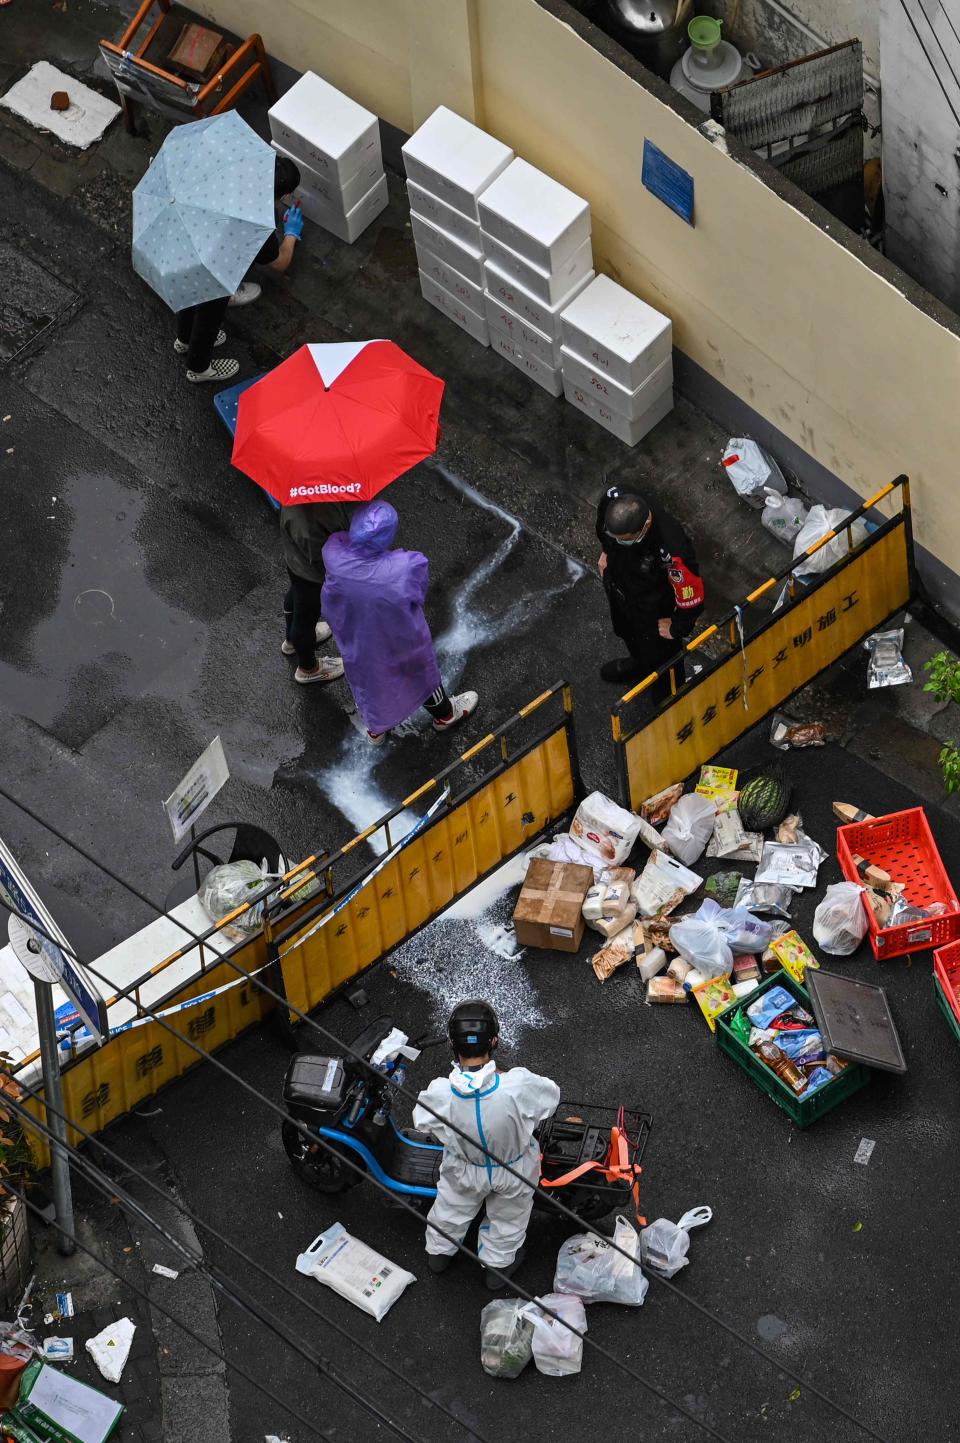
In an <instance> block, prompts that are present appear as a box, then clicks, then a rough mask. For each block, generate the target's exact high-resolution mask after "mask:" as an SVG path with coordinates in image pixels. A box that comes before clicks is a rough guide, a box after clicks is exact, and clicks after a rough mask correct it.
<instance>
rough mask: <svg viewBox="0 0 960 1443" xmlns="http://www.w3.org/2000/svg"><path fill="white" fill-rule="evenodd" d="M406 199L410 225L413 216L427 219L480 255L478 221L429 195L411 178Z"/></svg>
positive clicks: (422, 219) (428, 192) (437, 197)
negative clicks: (408, 207)
mask: <svg viewBox="0 0 960 1443" xmlns="http://www.w3.org/2000/svg"><path fill="white" fill-rule="evenodd" d="M407 199H408V200H409V202H410V224H411V225H412V224H413V218H414V216H416V217H417V218H418V219H419V220H421V221H424V220H426V221H429V222H430V224H431V225H432V226H436V227H437V229H438V230H442V231H443V232H444V233H445V234H446V235H449V236H451V237H452V238H453V239H454V240H456V241H457V242H458V243H459V244H460V245H463V246H467V247H468V248H469V249H470V250H473V251H477V252H478V254H480V255H481V256H482V254H483V252H482V249H481V239H480V222H479V221H475V220H471V219H470V217H469V216H467V215H464V214H463V212H462V211H459V210H457V209H456V208H455V207H454V206H452V205H447V202H446V201H445V200H441V199H440V198H439V196H436V195H431V193H430V191H428V190H424V189H423V187H422V186H419V185H417V184H416V183H415V182H414V181H412V180H408V181H407Z"/></svg>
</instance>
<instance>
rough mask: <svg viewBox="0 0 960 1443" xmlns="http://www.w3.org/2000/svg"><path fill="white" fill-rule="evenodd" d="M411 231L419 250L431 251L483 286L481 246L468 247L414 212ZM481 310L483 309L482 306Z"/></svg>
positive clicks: (461, 273)
mask: <svg viewBox="0 0 960 1443" xmlns="http://www.w3.org/2000/svg"><path fill="white" fill-rule="evenodd" d="M410 229H411V230H412V231H413V239H414V244H415V245H416V247H417V250H425V251H429V252H430V254H431V255H432V256H438V257H439V258H440V260H442V261H445V262H446V264H447V265H448V266H452V267H453V269H454V270H455V271H459V273H460V275H462V276H466V278H467V280H468V281H470V282H471V283H472V284H473V285H475V286H480V287H481V288H482V286H483V252H482V251H481V250H480V248H479V246H476V247H475V246H471V245H467V244H466V243H465V242H464V241H461V240H458V238H457V237H456V236H455V235H453V234H452V233H451V232H450V231H447V230H442V229H441V228H440V226H438V225H434V224H433V223H432V221H429V220H423V219H422V218H421V217H420V216H419V215H416V214H415V212H414V211H411V212H410ZM480 309H481V310H482V309H483V306H482V305H481V307H480Z"/></svg>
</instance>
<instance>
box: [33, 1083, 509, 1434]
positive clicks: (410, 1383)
mask: <svg viewBox="0 0 960 1443" xmlns="http://www.w3.org/2000/svg"><path fill="white" fill-rule="evenodd" d="M17 1087H18V1088H19V1089H20V1091H21V1092H23V1093H25V1094H26V1095H27V1096H28V1097H31V1098H33V1099H34V1101H36V1102H39V1103H41V1105H42V1106H43V1107H44V1110H45V1111H46V1112H47V1113H48V1114H52V1115H53V1116H54V1117H59V1118H61V1119H62V1120H63V1121H64V1122H65V1123H66V1124H67V1125H68V1127H71V1128H73V1130H74V1132H77V1133H79V1134H80V1136H81V1137H82V1138H83V1139H84V1140H85V1141H86V1142H87V1143H89V1144H90V1145H91V1146H92V1147H96V1148H99V1150H100V1151H101V1152H102V1153H104V1154H105V1155H106V1157H108V1158H111V1159H112V1160H113V1161H114V1162H115V1163H117V1164H118V1165H119V1166H120V1167H122V1168H124V1169H125V1170H126V1171H127V1172H128V1173H129V1174H130V1175H131V1176H133V1177H135V1178H136V1179H137V1181H138V1182H141V1183H143V1184H144V1185H145V1186H146V1187H148V1188H150V1189H151V1191H152V1192H155V1193H156V1194H157V1196H158V1197H160V1198H161V1199H162V1200H163V1201H164V1202H165V1203H169V1204H172V1206H173V1207H175V1208H176V1209H177V1210H178V1211H179V1212H180V1213H181V1214H182V1215H183V1216H184V1217H185V1218H188V1219H189V1220H190V1222H191V1223H193V1225H194V1226H195V1227H197V1228H201V1229H202V1230H203V1231H204V1232H205V1233H207V1234H209V1236H210V1237H212V1238H214V1239H215V1240H216V1242H218V1243H219V1244H220V1245H221V1247H224V1248H227V1249H229V1250H230V1251H231V1252H232V1253H234V1254H235V1255H236V1257H237V1258H239V1260H240V1261H241V1262H242V1263H243V1264H244V1266H245V1267H248V1268H253V1269H254V1270H255V1271H256V1272H258V1273H260V1274H261V1275H262V1276H263V1277H264V1278H266V1279H267V1280H268V1282H270V1283H271V1284H273V1285H274V1286H276V1287H277V1288H279V1289H280V1290H281V1291H282V1292H283V1293H285V1294H286V1295H287V1296H288V1297H289V1298H291V1299H292V1300H293V1301H294V1302H295V1303H297V1304H298V1305H299V1306H301V1307H304V1308H306V1309H307V1311H308V1312H309V1313H312V1315H313V1316H314V1317H315V1318H318V1319H319V1320H320V1322H322V1323H325V1324H326V1325H327V1326H328V1327H329V1328H332V1329H333V1331H334V1332H335V1333H338V1334H339V1335H340V1337H341V1338H344V1339H345V1340H346V1341H347V1342H348V1343H349V1344H350V1346H351V1347H352V1348H356V1349H357V1351H358V1352H361V1353H363V1354H365V1356H366V1357H368V1358H369V1359H370V1360H371V1361H372V1362H374V1363H377V1364H379V1366H380V1367H382V1368H384V1369H385V1370H386V1372H388V1373H390V1374H391V1376H392V1377H394V1378H396V1379H397V1381H398V1382H400V1383H403V1384H405V1385H406V1386H407V1387H408V1388H411V1389H412V1390H413V1391H414V1392H415V1393H416V1394H417V1396H418V1397H419V1398H420V1400H421V1402H423V1403H426V1404H429V1405H430V1406H431V1407H434V1408H436V1409H437V1410H438V1411H439V1412H441V1413H444V1414H446V1416H447V1417H448V1418H449V1419H450V1420H451V1422H453V1423H455V1424H456V1425H457V1426H458V1427H459V1428H461V1429H463V1430H464V1431H465V1432H466V1433H468V1434H469V1435H470V1437H471V1438H475V1439H477V1440H478V1443H490V1440H489V1439H487V1437H486V1436H485V1435H484V1434H483V1433H480V1432H479V1431H478V1430H477V1428H476V1426H475V1425H474V1424H467V1423H465V1422H464V1421H463V1419H462V1418H458V1417H457V1415H456V1413H454V1411H453V1409H452V1408H450V1407H448V1405H447V1404H446V1403H443V1402H442V1401H439V1400H438V1399H437V1398H435V1397H434V1396H433V1395H432V1394H430V1393H428V1392H427V1391H426V1390H425V1389H424V1388H421V1387H420V1385H419V1384H418V1383H416V1382H415V1381H414V1380H413V1379H412V1378H410V1377H409V1376H408V1375H407V1374H406V1373H403V1372H401V1371H400V1369H399V1368H396V1367H394V1365H393V1364H392V1363H390V1362H388V1361H387V1359H386V1358H383V1357H381V1356H380V1354H379V1353H377V1352H375V1351H374V1349H373V1348H370V1347H368V1346H367V1344H366V1343H364V1342H363V1341H362V1340H361V1339H360V1338H357V1337H355V1336H354V1335H353V1333H351V1332H349V1331H348V1330H347V1329H346V1328H345V1327H343V1325H342V1324H341V1323H338V1322H336V1321H335V1319H333V1318H331V1317H329V1316H328V1314H326V1313H324V1312H323V1311H322V1310H321V1309H320V1308H318V1307H317V1306H316V1304H315V1303H311V1302H310V1301H309V1300H308V1299H307V1298H304V1297H303V1295H302V1294H301V1293H298V1292H297V1291H296V1289H295V1288H292V1287H291V1286H290V1284H289V1283H287V1282H285V1281H284V1279H283V1278H281V1277H279V1276H278V1275H277V1274H276V1273H272V1272H271V1271H270V1269H269V1268H267V1267H266V1266H265V1265H264V1264H263V1263H261V1262H258V1261H257V1259H256V1258H254V1257H252V1256H251V1255H250V1254H249V1253H246V1252H244V1250H243V1248H241V1247H240V1245H239V1244H238V1243H235V1242H233V1241H232V1240H231V1239H230V1238H228V1237H226V1236H225V1235H224V1234H223V1233H221V1232H220V1231H219V1230H218V1229H217V1228H215V1227H214V1226H213V1224H212V1223H209V1222H207V1221H206V1220H205V1219H204V1218H201V1217H200V1216H199V1215H198V1214H197V1213H195V1212H193V1211H192V1210H191V1209H190V1208H189V1207H187V1205H186V1203H184V1202H182V1201H181V1200H180V1199H179V1198H178V1197H176V1196H174V1195H173V1194H172V1193H169V1192H167V1191H166V1189H165V1188H163V1187H161V1186H160V1184H159V1183H158V1182H155V1181H154V1180H153V1178H151V1177H148V1176H147V1174H146V1173H145V1172H144V1171H143V1170H142V1169H141V1168H138V1167H136V1166H135V1165H134V1164H133V1163H131V1162H130V1161H129V1160H128V1159H127V1158H125V1157H123V1156H122V1155H121V1154H120V1153H119V1152H117V1151H116V1150H115V1149H114V1148H112V1147H108V1145H107V1144H106V1143H105V1142H103V1141H102V1140H101V1139H100V1138H99V1137H98V1136H97V1134H96V1133H94V1132H90V1131H89V1130H88V1129H87V1128H85V1127H84V1126H83V1125H82V1124H81V1123H79V1122H77V1121H76V1119H75V1118H72V1117H70V1116H68V1115H67V1114H66V1113H65V1112H59V1111H58V1110H57V1109H56V1108H55V1107H53V1106H52V1105H51V1104H49V1103H47V1102H46V1101H45V1100H44V1097H43V1094H42V1093H41V1092H38V1091H37V1090H36V1089H35V1088H32V1087H27V1086H26V1084H25V1083H23V1082H21V1081H19V1080H18V1081H17ZM8 1101H10V1103H11V1106H12V1107H13V1108H14V1109H15V1110H16V1111H17V1113H18V1115H20V1116H22V1117H23V1118H24V1120H25V1121H26V1122H27V1124H28V1125H29V1126H30V1127H40V1126H42V1124H40V1123H38V1120H37V1119H36V1118H35V1117H34V1116H33V1114H32V1113H30V1112H29V1111H28V1110H27V1109H26V1108H23V1107H21V1106H20V1105H19V1104H17V1103H16V1102H13V1101H12V1100H11V1099H8ZM43 1130H44V1131H45V1132H49V1130H48V1129H46V1128H44V1129H43ZM66 1146H67V1149H68V1151H69V1152H70V1154H71V1156H73V1157H74V1158H76V1159H78V1160H79V1162H80V1164H81V1165H82V1166H83V1167H84V1168H90V1167H94V1168H95V1170H96V1172H97V1173H99V1175H100V1176H101V1177H102V1178H103V1179H105V1182H106V1183H107V1184H108V1185H109V1186H110V1188H111V1190H112V1192H113V1193H114V1194H117V1195H118V1188H117V1184H116V1182H115V1181H114V1179H112V1178H111V1176H110V1174H109V1173H108V1172H106V1171H105V1170H104V1169H103V1168H99V1167H96V1165H95V1164H92V1163H91V1162H90V1160H89V1159H88V1158H87V1157H86V1156H85V1154H84V1153H82V1152H81V1151H80V1149H79V1148H77V1147H74V1146H72V1145H71V1144H69V1143H68V1144H67V1145H66ZM133 1201H134V1204H135V1205H136V1208H137V1212H138V1215H139V1216H142V1217H145V1218H146V1220H147V1221H148V1222H149V1223H150V1225H151V1227H154V1228H157V1229H158V1230H159V1228H160V1227H161V1226H162V1225H160V1224H158V1222H157V1220H156V1219H155V1218H154V1217H153V1216H152V1214H148V1213H147V1212H146V1210H145V1209H144V1208H143V1207H142V1206H141V1205H140V1204H139V1203H136V1200H135V1199H134V1200H133ZM164 1236H166V1234H164ZM174 1246H175V1247H176V1248H177V1249H178V1250H179V1251H180V1252H183V1253H185V1254H187V1255H188V1256H189V1258H190V1262H191V1264H192V1265H193V1266H194V1267H196V1268H197V1270H198V1271H200V1272H206V1270H207V1268H208V1267H209V1266H210V1265H209V1264H208V1263H207V1261H206V1259H205V1258H204V1256H203V1254H202V1253H197V1254H193V1253H192V1252H190V1251H189V1244H186V1243H183V1242H182V1240H180V1239H177V1240H176V1241H175V1242H174Z"/></svg>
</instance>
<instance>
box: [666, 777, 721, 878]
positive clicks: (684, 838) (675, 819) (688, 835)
mask: <svg viewBox="0 0 960 1443" xmlns="http://www.w3.org/2000/svg"><path fill="white" fill-rule="evenodd" d="M716 815H717V811H716V808H715V807H714V805H713V802H712V801H711V800H710V798H709V797H701V796H699V795H698V793H697V792H688V793H687V794H686V796H684V797H681V798H680V800H679V802H676V803H675V804H674V806H673V807H672V808H671V811H670V815H669V817H668V818H667V824H666V826H665V827H664V829H663V832H662V834H661V839H662V841H663V845H664V846H665V847H666V849H667V851H668V852H672V854H673V855H674V856H675V857H676V858H677V859H678V861H681V862H684V863H685V864H686V865H687V866H688V867H689V866H691V865H692V864H693V863H694V862H695V861H696V860H697V858H698V857H699V856H700V854H701V852H702V851H703V849H704V847H705V846H706V845H707V843H708V842H709V840H710V838H711V837H712V836H713V824H714V821H715V820H716Z"/></svg>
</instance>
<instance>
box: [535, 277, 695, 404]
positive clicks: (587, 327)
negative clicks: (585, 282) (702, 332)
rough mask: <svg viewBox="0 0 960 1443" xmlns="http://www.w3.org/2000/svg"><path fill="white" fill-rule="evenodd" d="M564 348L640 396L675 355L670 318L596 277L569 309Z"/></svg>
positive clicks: (612, 282) (565, 325) (564, 322)
mask: <svg viewBox="0 0 960 1443" xmlns="http://www.w3.org/2000/svg"><path fill="white" fill-rule="evenodd" d="M562 327H563V328H562V334H563V344H564V345H565V346H566V347H567V349H568V350H570V351H573V352H574V353H575V354H576V355H578V356H580V357H581V359H582V360H584V361H586V363H587V365H592V366H595V367H596V368H597V369H598V370H601V371H605V372H606V374H607V375H608V376H610V377H611V378H612V379H613V380H614V381H616V382H618V384H619V385H621V386H624V387H625V388H626V389H627V390H628V391H635V390H636V389H637V387H638V386H639V385H640V382H641V381H645V380H646V378H647V376H649V375H650V372H651V371H655V370H656V368H657V366H659V365H660V363H661V362H662V361H665V360H666V359H667V357H668V356H670V355H672V354H673V327H672V326H671V324H670V321H669V319H668V318H667V317H666V316H663V315H661V314H660V312H659V311H655V310H654V309H653V307H652V306H648V305H647V303H646V301H642V300H641V299H640V297H639V296H635V295H633V293H632V292H631V291H628V290H625V289H624V287H623V286H618V285H617V283H616V281H612V280H611V279H610V277H609V276H597V278H596V280H594V281H592V282H591V283H590V285H589V286H587V287H586V288H585V289H584V290H582V291H581V292H580V294H579V295H578V296H577V297H576V298H575V299H574V300H573V301H572V302H571V303H570V305H568V306H566V307H565V309H564V312H563V322H562Z"/></svg>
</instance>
